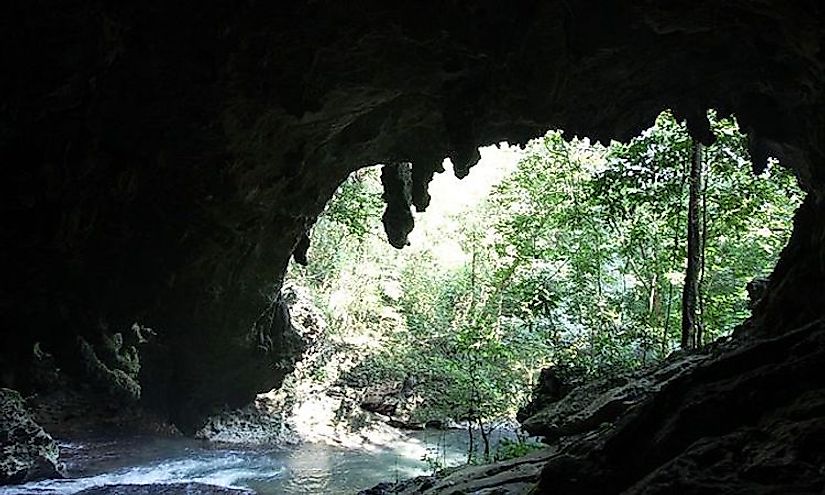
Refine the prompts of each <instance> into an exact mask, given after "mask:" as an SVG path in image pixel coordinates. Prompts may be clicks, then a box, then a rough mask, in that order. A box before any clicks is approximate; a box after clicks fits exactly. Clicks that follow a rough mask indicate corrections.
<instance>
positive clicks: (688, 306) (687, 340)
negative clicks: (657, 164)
mask: <svg viewBox="0 0 825 495" xmlns="http://www.w3.org/2000/svg"><path fill="white" fill-rule="evenodd" d="M692 151H693V153H692V155H693V156H692V159H691V163H690V181H689V183H690V188H689V196H688V222H687V270H686V271H685V287H684V289H683V291H682V349H695V348H696V344H697V341H696V338H697V321H696V311H697V306H698V305H697V301H698V297H699V271H700V268H701V267H700V264H701V234H700V229H699V194H700V191H701V184H702V145H701V143H697V142H695V141H694V142H693V145H692Z"/></svg>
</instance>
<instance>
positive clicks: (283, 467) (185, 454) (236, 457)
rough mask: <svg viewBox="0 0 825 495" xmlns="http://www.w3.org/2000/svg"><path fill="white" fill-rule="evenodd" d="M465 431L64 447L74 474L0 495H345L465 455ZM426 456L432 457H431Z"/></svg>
mask: <svg viewBox="0 0 825 495" xmlns="http://www.w3.org/2000/svg"><path fill="white" fill-rule="evenodd" d="M466 451H467V434H466V432H462V431H460V430H452V431H436V430H427V431H419V432H412V433H409V434H406V435H404V436H403V437H400V438H395V439H393V440H392V441H389V442H378V443H375V442H370V441H366V442H364V444H363V445H361V446H359V447H356V448H352V447H351V448H343V447H338V446H331V445H327V444H303V445H299V446H294V447H282V448H269V449H268V448H239V447H236V446H232V447H225V446H216V445H213V444H209V443H204V442H198V441H195V440H190V439H170V438H132V439H119V440H117V441H113V440H104V441H102V440H95V441H92V440H90V441H84V442H75V443H63V444H61V459H62V460H63V462H65V463H66V466H67V470H68V474H69V476H70V477H69V478H68V479H64V480H46V481H40V482H34V483H27V484H25V485H18V486H7V487H0V495H12V494H14V495H24V494H26V495H30V494H61V495H62V494H72V493H77V492H78V491H81V490H84V489H86V488H91V487H96V486H103V485H112V484H144V485H145V484H165V483H181V482H199V483H206V484H211V485H219V486H225V487H231V488H250V489H253V490H255V491H256V492H257V493H259V494H261V495H268V494H273V495H274V494H308V493H313V494H315V493H317V494H324V493H330V494H346V493H356V492H357V491H358V490H361V489H364V488H369V487H371V486H374V485H376V484H378V483H380V482H382V481H394V480H396V479H404V478H409V477H413V476H419V475H423V474H428V473H429V472H431V466H432V461H433V460H434V459H436V458H437V459H438V462H440V463H442V464H444V463H446V464H447V465H458V464H461V463H462V462H464V461H465V460H466V455H467V453H466ZM425 458H429V459H430V460H431V461H430V462H427V461H426V460H425Z"/></svg>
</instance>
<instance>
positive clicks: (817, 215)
mask: <svg viewBox="0 0 825 495" xmlns="http://www.w3.org/2000/svg"><path fill="white" fill-rule="evenodd" d="M1 11H2V15H0V38H2V41H3V43H2V46H3V48H2V49H0V50H1V51H0V53H2V60H3V73H4V75H3V77H2V79H0V159H1V160H2V163H3V167H2V172H0V174H2V178H1V179H2V180H0V188H2V198H3V199H2V205H3V206H2V207H3V212H4V217H5V222H4V228H3V232H2V239H0V271H2V273H3V277H4V283H3V284H2V287H1V288H0V326H1V327H2V328H3V334H2V336H1V337H0V349H1V350H0V371H2V373H1V374H0V378H1V379H2V384H3V385H5V386H10V387H13V388H19V389H24V390H25V389H28V388H30V387H31V386H32V384H31V383H30V380H29V366H30V363H31V355H32V352H33V349H34V347H35V343H39V345H40V346H41V348H42V349H43V351H44V352H48V353H50V354H52V355H53V356H54V358H55V360H56V361H57V362H58V365H59V366H60V368H61V369H63V370H64V371H65V372H67V373H74V374H75V375H82V373H83V364H82V363H83V358H82V356H81V352H80V350H79V348H78V346H77V342H78V337H81V338H83V339H84V340H85V341H86V342H88V343H89V345H91V346H92V347H93V348H99V346H100V345H103V342H101V341H100V338H101V337H100V336H101V335H104V334H105V335H113V334H116V333H118V332H124V331H125V330H127V329H129V328H131V326H132V325H133V323H135V322H137V323H139V324H141V325H147V326H150V327H151V328H153V329H155V331H156V332H157V334H158V338H157V344H156V345H155V347H153V348H152V349H147V350H146V354H145V355H143V354H141V358H140V365H141V366H140V375H139V382H140V383H139V384H140V387H141V394H140V400H141V401H142V403H144V404H145V405H146V406H148V407H151V408H153V409H155V410H157V411H161V412H164V413H166V414H168V415H169V417H170V418H171V419H172V420H174V421H175V422H176V423H177V424H178V425H179V426H181V427H182V428H184V429H185V430H187V431H193V430H194V429H196V428H197V426H198V425H199V424H200V422H201V421H202V418H203V417H204V416H205V415H206V414H208V413H209V412H210V411H213V410H215V409H217V408H220V407H224V406H228V407H237V406H240V405H243V404H245V403H248V402H249V401H250V400H251V399H252V398H253V397H254V395H255V393H257V392H261V391H265V390H267V389H270V388H272V387H275V386H278V385H279V383H280V381H281V380H282V378H283V376H284V375H285V373H286V372H287V371H288V370H289V369H290V367H291V366H292V364H293V363H294V360H295V359H296V357H297V356H298V355H299V354H300V350H301V348H302V347H303V344H302V339H301V338H300V337H299V336H298V335H297V334H296V333H295V332H294V331H293V330H292V328H291V325H290V324H289V320H288V314H287V310H286V306H285V304H284V303H283V301H282V300H281V298H280V296H279V295H278V292H279V288H280V285H281V281H282V277H283V274H284V271H285V269H286V266H287V263H288V261H289V259H290V256H291V255H292V253H293V252H294V251H295V252H296V259H299V260H302V259H303V258H304V254H305V253H304V251H305V249H306V239H305V234H306V232H307V230H308V229H309V228H310V227H311V225H312V224H313V222H314V220H315V219H316V217H317V216H318V214H319V213H320V212H321V211H322V210H323V208H324V205H325V203H326V202H327V201H328V200H329V198H330V197H331V196H332V194H333V192H334V191H335V188H336V187H337V186H338V185H339V184H340V183H341V182H342V181H343V180H344V179H345V177H346V176H347V175H348V174H349V173H350V172H351V171H353V170H356V169H358V168H360V167H363V166H367V165H372V164H386V165H387V168H386V169H385V171H386V172H387V181H386V182H385V183H386V184H387V195H386V197H387V201H388V207H387V214H386V215H385V222H386V225H387V232H388V235H389V238H390V241H391V242H392V243H393V244H394V245H397V246H402V245H403V244H405V242H406V241H405V239H406V234H407V233H409V229H410V228H411V227H412V216H411V215H412V214H411V213H410V208H411V207H412V206H414V207H415V208H416V209H417V210H419V211H420V210H423V209H425V208H426V207H427V204H428V202H429V197H428V195H427V192H426V184H427V183H428V182H429V180H430V179H431V177H432V175H433V174H434V173H436V172H437V171H439V170H440V167H441V165H440V164H441V160H442V159H443V158H444V157H449V158H451V159H452V162H453V163H454V171H455V173H456V175H458V176H464V175H466V174H467V173H469V172H470V169H471V167H472V166H473V164H474V163H475V161H476V160H477V159H478V151H477V148H478V146H480V145H486V144H491V143H496V142H500V141H502V140H508V141H510V142H511V143H524V142H526V141H527V140H529V139H530V138H533V137H536V136H539V135H542V134H543V133H544V132H545V131H547V130H548V129H553V128H563V129H565V130H566V131H567V132H568V134H569V135H587V136H590V137H593V138H596V139H600V140H607V139H611V138H617V139H627V138H629V137H631V136H633V135H634V134H636V133H637V132H638V131H640V130H641V129H643V128H644V127H646V126H647V125H649V124H650V123H651V122H652V120H653V118H654V117H655V116H656V115H657V114H658V113H659V112H660V111H661V110H663V109H665V108H672V109H673V110H674V111H675V112H676V113H677V114H678V115H683V116H686V117H687V118H688V121H689V122H690V128H691V130H692V132H693V133H694V134H695V135H696V137H697V138H699V139H707V138H708V136H707V125H706V123H704V122H703V118H702V117H701V116H702V115H703V112H704V111H705V109H707V108H716V109H718V110H719V111H720V112H721V113H722V114H728V113H735V114H736V115H737V117H738V118H739V122H740V124H741V125H742V127H743V129H745V130H746V131H747V132H749V134H750V137H751V154H752V156H753V158H754V167H755V169H757V170H759V169H761V168H763V167H764V164H765V160H766V159H767V157H768V156H777V157H779V158H780V159H781V160H782V162H783V163H784V164H785V165H788V166H790V167H793V168H794V169H795V170H796V171H797V172H798V174H799V177H800V179H801V181H802V183H803V185H804V187H805V188H806V189H807V191H809V193H810V194H809V197H808V199H807V201H806V202H805V204H804V205H803V207H802V208H801V210H800V213H799V214H798V216H797V219H796V224H795V231H794V235H793V238H792V240H791V244H790V246H789V247H788V248H787V250H786V252H785V255H784V256H783V259H782V261H781V262H780V264H779V266H778V267H777V270H776V272H775V273H774V275H773V276H772V277H771V279H770V283H769V286H768V288H767V290H766V295H765V296H764V297H763V298H762V299H761V300H760V302H759V304H758V305H757V307H756V309H755V317H754V319H753V321H752V324H751V325H750V327H749V328H751V330H750V331H752V332H756V333H765V334H770V335H776V336H781V335H784V334H785V333H787V332H789V331H792V330H794V329H796V328H800V327H801V326H803V325H805V324H807V323H809V322H812V321H814V320H816V319H819V318H821V317H822V316H825V315H823V311H824V310H823V308H825V292H824V291H822V290H820V288H821V286H822V282H823V280H825V263H823V262H822V259H825V235H824V234H823V232H825V214H824V213H825V206H823V202H822V201H823V193H825V96H824V95H823V90H824V89H825V51H823V48H822V47H823V32H825V7H823V5H822V4H821V3H820V2H818V1H814V0H808V1H804V0H803V1H799V2H787V1H780V0H764V1H758V2H757V1H748V2H718V1H711V0H699V1H695V2H656V1H653V0H646V1H641V2H639V1H630V0H617V1H614V2H601V1H596V0H581V1H548V2H539V1H535V0H516V1H513V2H506V3H502V2H499V1H495V0H470V1H467V2H457V1H452V0H449V1H444V2H431V1H428V2H407V3H398V2H387V1H377V0H367V1H364V2H357V3H356V4H352V3H348V2H329V1H323V0H318V1H314V0H305V1H300V0H295V1H289V2H258V1H252V0H250V1H242V2H237V1H232V2H230V1H219V2H211V3H209V4H193V3H189V2H166V1H154V0H149V1H145V2H139V3H133V4H126V3H110V4H105V3H100V2H73V3H71V4H55V3H54V2H46V1H44V0H32V1H28V2H9V3H7V4H4V6H3V7H2V8H1ZM697 116H699V117H697ZM398 164H411V165H410V166H407V165H398ZM309 258H310V260H311V250H310V253H309ZM788 359H793V356H788ZM754 386H759V385H754Z"/></svg>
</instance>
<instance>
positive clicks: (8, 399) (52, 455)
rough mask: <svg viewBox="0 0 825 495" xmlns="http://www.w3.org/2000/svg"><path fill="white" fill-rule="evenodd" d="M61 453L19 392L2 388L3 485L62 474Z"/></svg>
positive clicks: (0, 448)
mask: <svg viewBox="0 0 825 495" xmlns="http://www.w3.org/2000/svg"><path fill="white" fill-rule="evenodd" d="M58 454H59V452H58V447H57V442H55V441H54V440H53V439H52V437H51V436H49V434H48V433H46V432H45V431H43V428H41V427H40V426H39V425H38V424H37V423H35V422H34V419H33V418H32V416H31V414H30V412H29V410H28V408H27V407H26V403H25V401H24V400H23V398H22V397H21V396H20V394H19V393H17V392H15V391H14V390H9V389H7V388H0V485H5V484H10V483H23V482H26V481H32V480H38V479H43V478H59V477H61V476H62V471H63V467H62V465H61V464H60V463H59V462H58Z"/></svg>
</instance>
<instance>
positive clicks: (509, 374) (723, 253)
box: [276, 112, 802, 457]
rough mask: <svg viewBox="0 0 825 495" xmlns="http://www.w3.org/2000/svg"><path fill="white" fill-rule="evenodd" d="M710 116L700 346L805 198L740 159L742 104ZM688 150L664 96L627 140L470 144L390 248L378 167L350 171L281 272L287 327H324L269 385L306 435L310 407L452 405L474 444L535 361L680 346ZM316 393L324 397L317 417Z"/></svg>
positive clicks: (438, 415) (352, 410) (409, 422)
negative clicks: (473, 151)
mask: <svg viewBox="0 0 825 495" xmlns="http://www.w3.org/2000/svg"><path fill="white" fill-rule="evenodd" d="M709 121H710V123H711V130H712V131H713V133H714V135H715V136H716V142H715V143H714V144H712V145H709V146H706V147H704V148H702V149H701V150H700V151H701V158H702V160H701V181H700V184H699V187H698V190H699V210H698V213H699V219H698V222H699V225H700V228H701V231H702V232H701V234H702V238H703V239H704V240H703V241H702V243H701V259H702V267H701V270H700V272H699V280H698V285H699V294H698V308H697V315H698V316H697V317H698V319H699V325H701V328H702V332H701V335H700V339H701V342H700V345H706V344H708V343H710V342H712V341H713V340H714V339H717V338H719V337H721V336H724V335H727V334H729V333H730V332H732V331H733V330H734V328H736V326H737V325H739V324H740V323H742V321H743V320H745V319H746V318H747V317H748V315H749V307H750V305H752V304H753V302H754V299H755V298H758V292H759V287H760V286H761V285H762V284H763V281H764V278H765V277H767V276H768V275H769V273H770V272H771V270H772V268H773V266H774V265H775V264H776V260H777V258H778V255H779V252H780V250H781V249H782V247H783V246H784V245H785V244H786V243H787V240H788V237H789V235H790V232H791V216H792V214H793V212H794V211H795V209H796V208H797V207H798V206H799V204H800V202H801V197H802V193H801V191H800V190H799V188H798V187H797V184H796V180H795V177H794V176H793V175H792V174H791V173H790V172H788V171H787V169H785V168H782V167H779V166H778V163H777V162H776V161H775V160H771V161H770V162H769V166H768V168H767V170H765V171H764V172H762V173H761V174H759V175H755V174H754V173H753V172H752V171H751V165H750V159H749V156H748V152H747V136H745V135H744V134H742V133H741V132H740V130H739V129H738V126H737V124H736V121H735V119H733V118H722V117H719V116H717V115H716V114H715V113H714V112H710V113H709ZM696 149H697V145H696V143H695V142H694V141H693V139H692V138H691V137H690V135H689V133H688V131H687V129H686V128H685V125H684V124H683V123H680V122H677V121H676V119H675V118H674V117H673V115H672V114H671V113H670V112H664V113H662V114H661V115H660V116H659V117H658V118H657V120H656V122H655V124H654V125H653V126H652V127H651V128H649V129H647V130H645V131H644V132H642V133H641V134H640V135H639V136H637V137H636V138H633V139H631V140H630V141H628V142H625V143H619V142H612V143H610V144H607V145H602V144H598V143H594V142H591V141H590V140H589V139H587V138H577V137H572V136H565V135H564V133H563V132H561V131H553V132H549V133H548V134H546V135H545V136H543V137H541V138H538V139H535V140H533V141H531V142H530V143H529V144H527V145H526V146H524V147H518V146H511V145H509V144H507V143H501V144H499V145H497V146H492V147H488V148H482V149H481V150H480V153H481V157H482V159H481V161H480V163H479V164H478V165H477V166H476V167H474V168H473V170H472V173H471V174H470V175H469V177H467V178H465V179H463V180H461V181H459V180H458V179H456V178H455V177H454V176H452V175H451V174H439V175H437V176H436V178H435V180H434V181H433V182H432V183H431V185H430V194H431V195H432V201H431V204H430V208H429V209H428V210H427V212H426V213H424V214H417V215H416V219H415V220H416V223H417V226H416V229H415V230H414V231H413V232H412V233H411V235H410V236H409V244H408V245H407V246H406V247H404V249H401V250H397V249H394V248H392V247H390V246H389V245H388V243H387V242H386V238H385V236H384V233H383V231H382V225H381V220H380V217H381V211H382V209H383V207H384V203H383V201H382V199H381V195H382V190H381V187H382V186H381V178H380V170H379V169H378V168H366V169H362V170H359V171H357V172H355V173H353V174H352V175H351V177H350V178H349V179H348V180H347V181H346V182H345V183H344V184H343V185H342V186H341V187H340V189H339V190H338V192H337V194H336V196H335V198H334V199H333V200H332V202H331V203H330V204H329V206H328V207H327V209H326V211H325V213H324V214H323V215H322V217H321V218H320V219H319V221H318V223H317V225H316V226H315V228H314V231H313V233H312V245H311V246H312V247H311V249H310V251H309V258H310V263H309V265H308V266H299V265H296V264H293V266H291V268H290V270H289V273H288V277H287V283H286V285H285V288H284V291H285V294H286V296H287V300H288V301H290V302H291V304H292V313H293V321H294V322H295V324H296V326H298V327H299V330H300V331H301V332H302V333H304V334H306V335H313V336H315V339H316V340H315V343H314V344H313V346H312V348H311V350H310V351H309V353H308V355H307V357H306V358H305V359H304V360H303V361H302V362H301V363H299V364H298V366H297V368H296V372H295V373H294V374H293V376H292V377H291V378H290V379H288V380H287V382H286V384H285V388H284V389H283V390H282V391H280V392H278V393H277V394H280V395H281V396H283V395H284V394H287V395H289V394H297V395H299V396H301V397H300V398H299V399H298V400H297V401H295V403H298V404H302V405H301V406H300V408H298V409H296V411H298V414H303V415H304V416H305V417H304V418H303V419H302V420H300V421H297V422H296V424H297V425H299V428H304V429H305V432H304V433H305V434H306V435H312V434H313V432H317V431H319V428H320V429H322V428H321V427H320V426H319V425H317V424H315V422H317V421H328V420H329V417H334V418H337V419H336V420H340V421H343V422H347V421H355V422H358V421H365V422H368V421H369V420H368V417H369V416H370V413H375V414H378V415H380V416H381V417H384V418H388V419H391V421H392V422H394V424H397V425H401V426H408V427H418V426H422V425H426V424H437V425H445V424H450V423H453V424H454V423H456V422H461V421H463V422H465V423H469V424H470V425H472V426H471V427H470V431H471V433H472V431H473V430H474V428H475V431H476V432H478V433H479V434H481V436H480V437H479V439H478V440H475V441H474V442H475V445H476V447H478V452H479V453H478V454H477V455H484V454H483V453H482V452H483V450H484V448H483V447H479V446H483V445H485V444H487V443H488V442H489V438H488V437H489V434H490V433H491V432H493V431H495V430H496V429H497V428H498V427H499V426H500V425H502V424H506V423H507V420H508V419H509V418H512V417H513V415H514V414H515V412H516V410H518V408H519V407H520V406H522V405H523V404H524V403H525V402H526V400H527V399H528V396H529V393H530V390H531V386H532V385H533V383H534V380H535V377H536V375H537V373H538V371H539V370H540V369H542V368H543V367H546V366H549V365H554V366H556V367H557V368H562V369H565V370H568V371H567V372H568V373H570V374H571V376H573V375H575V377H577V378H575V379H579V378H582V377H597V376H605V375H611V374H615V373H620V372H623V371H626V370H633V369H637V368H639V367H643V366H646V365H649V364H652V363H655V362H657V361H660V360H662V359H663V358H664V357H666V356H667V355H668V354H670V353H671V352H672V351H674V350H676V349H677V348H678V347H679V343H680V321H681V312H682V292H683V286H684V284H685V273H686V267H685V265H686V258H687V252H686V250H687V248H686V246H687V223H688V220H687V215H688V202H689V189H690V188H689V182H690V179H689V175H690V173H689V172H690V169H691V165H692V164H693V160H694V158H695V153H696ZM445 168H447V169H450V168H451V164H450V163H449V160H447V161H445ZM746 288H749V289H750V293H749V292H748V290H747V289H746ZM308 390H311V391H312V393H308V392H307V391H308ZM329 391H334V392H335V393H334V394H332V395H335V397H330V392H329ZM342 391H344V392H342ZM318 392H321V393H318ZM277 394H276V395H277ZM301 394H303V395H301ZM336 394H337V395H336ZM302 401H303V402H302ZM324 409H331V410H332V411H334V412H333V413H330V416H329V417H327V416H324V415H320V416H318V417H314V416H313V415H316V416H317V412H318V411H320V410H324ZM319 417H321V418H323V419H320V420H319V419H318V418H319ZM314 421H315V422H314ZM470 448H471V449H472V448H473V446H472V444H471V447H470ZM488 453H489V452H487V454H488ZM472 455H474V454H471V457H472Z"/></svg>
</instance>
